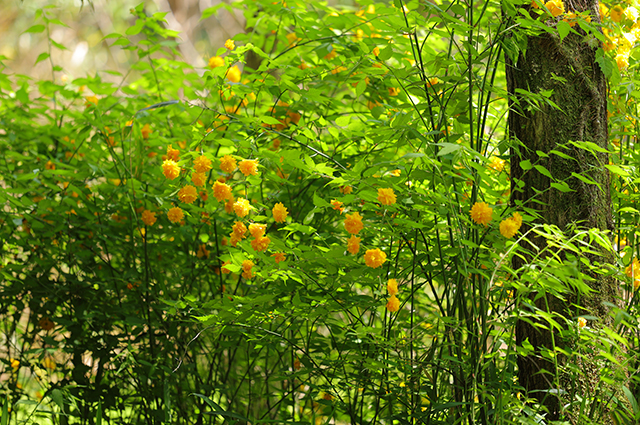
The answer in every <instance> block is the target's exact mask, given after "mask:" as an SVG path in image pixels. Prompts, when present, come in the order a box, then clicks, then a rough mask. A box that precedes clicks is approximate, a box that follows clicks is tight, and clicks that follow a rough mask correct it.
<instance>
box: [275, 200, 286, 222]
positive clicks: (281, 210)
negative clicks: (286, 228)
mask: <svg viewBox="0 0 640 425" xmlns="http://www.w3.org/2000/svg"><path fill="white" fill-rule="evenodd" d="M271 213H272V214H273V219H274V220H275V221H276V223H284V222H285V220H286V219H287V215H289V211H287V207H285V206H284V204H283V203H282V202H278V203H277V204H275V205H274V207H273V209H272V210H271Z"/></svg>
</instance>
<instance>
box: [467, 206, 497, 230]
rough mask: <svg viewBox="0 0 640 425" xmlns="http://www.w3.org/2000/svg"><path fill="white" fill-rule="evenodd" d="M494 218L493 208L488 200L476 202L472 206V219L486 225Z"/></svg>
mask: <svg viewBox="0 0 640 425" xmlns="http://www.w3.org/2000/svg"><path fill="white" fill-rule="evenodd" d="M492 218H493V209H492V208H491V207H489V204H487V203H486V202H476V203H475V204H473V207H471V219H472V220H473V221H474V222H475V223H477V224H482V225H483V226H486V225H487V224H489V223H490V222H491V219H492Z"/></svg>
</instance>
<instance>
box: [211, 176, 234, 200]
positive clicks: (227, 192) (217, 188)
mask: <svg viewBox="0 0 640 425" xmlns="http://www.w3.org/2000/svg"><path fill="white" fill-rule="evenodd" d="M212 190H213V196H215V197H216V199H217V200H218V202H222V201H224V200H225V199H229V198H233V196H232V195H231V186H229V185H228V184H226V183H220V182H219V181H217V180H216V181H215V182H214V183H213V187H212Z"/></svg>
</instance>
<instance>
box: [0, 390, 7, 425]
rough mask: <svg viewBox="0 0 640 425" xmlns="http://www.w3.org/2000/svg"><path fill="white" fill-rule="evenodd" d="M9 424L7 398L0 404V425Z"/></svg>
mask: <svg viewBox="0 0 640 425" xmlns="http://www.w3.org/2000/svg"><path fill="white" fill-rule="evenodd" d="M8 423H9V396H7V397H6V398H5V399H4V403H2V417H0V425H7V424H8Z"/></svg>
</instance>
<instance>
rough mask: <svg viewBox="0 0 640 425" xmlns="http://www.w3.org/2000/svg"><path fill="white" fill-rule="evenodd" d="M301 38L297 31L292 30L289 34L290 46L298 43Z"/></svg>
mask: <svg viewBox="0 0 640 425" xmlns="http://www.w3.org/2000/svg"><path fill="white" fill-rule="evenodd" d="M300 40H301V39H300V38H298V36H297V35H296V33H295V32H290V33H289V34H287V41H289V46H292V45H294V44H296V43H297V42H298V41H300Z"/></svg>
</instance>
